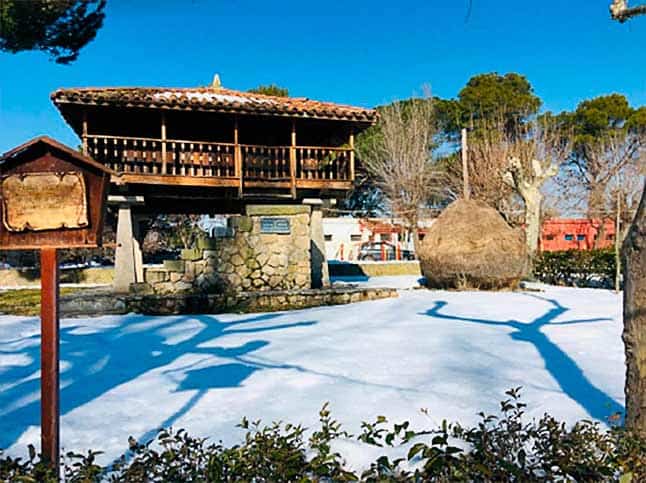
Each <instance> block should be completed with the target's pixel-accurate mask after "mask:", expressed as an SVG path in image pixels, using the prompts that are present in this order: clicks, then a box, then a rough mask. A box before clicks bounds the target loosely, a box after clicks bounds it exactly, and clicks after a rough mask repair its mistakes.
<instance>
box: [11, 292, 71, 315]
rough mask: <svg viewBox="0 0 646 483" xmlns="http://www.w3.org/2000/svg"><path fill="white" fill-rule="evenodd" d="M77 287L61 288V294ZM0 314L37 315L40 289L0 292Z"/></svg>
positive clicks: (65, 293) (38, 312)
mask: <svg viewBox="0 0 646 483" xmlns="http://www.w3.org/2000/svg"><path fill="white" fill-rule="evenodd" d="M79 290H80V289H77V288H63V289H61V295H67V294H71V293H74V292H77V291H79ZM0 314H10V315H39V314H40V289H31V288H30V289H22V290H7V291H6V292H0Z"/></svg>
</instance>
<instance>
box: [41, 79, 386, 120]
mask: <svg viewBox="0 0 646 483" xmlns="http://www.w3.org/2000/svg"><path fill="white" fill-rule="evenodd" d="M51 98H52V101H53V102H54V104H56V106H57V107H59V109H60V108H62V107H63V106H64V105H66V104H67V105H69V104H76V105H99V106H114V107H139V108H142V107H143V108H162V109H178V110H198V111H213V112H228V113H239V114H257V115H269V116H283V117H301V118H313V119H335V120H346V121H357V122H366V123H372V122H374V121H375V119H376V114H375V111H374V109H366V108H362V107H354V106H347V105H343V104H335V103H332V102H320V101H314V100H311V99H307V98H303V97H276V96H267V95H262V94H253V93H250V92H242V91H234V90H231V89H224V88H221V87H205V88H161V87H109V88H80V89H58V90H56V91H55V92H53V93H52V95H51Z"/></svg>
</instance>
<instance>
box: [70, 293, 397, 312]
mask: <svg viewBox="0 0 646 483" xmlns="http://www.w3.org/2000/svg"><path fill="white" fill-rule="evenodd" d="M397 296H398V294H397V290H396V289H393V288H353V287H341V288H327V289H320V290H296V291H294V290H291V291H273V290H272V291H260V292H238V293H231V294H195V293H185V294H171V295H168V294H148V295H137V294H115V293H114V292H112V291H110V290H103V291H99V290H83V291H80V292H76V293H74V294H70V295H66V296H64V297H63V298H62V300H61V313H62V315H63V317H91V316H98V315H106V314H127V313H130V312H134V313H141V314H149V315H172V314H218V313H226V312H229V313H231V312H272V311H282V310H293V309H305V308H309V307H318V306H323V305H339V304H349V303H355V302H364V301H368V300H378V299H384V298H391V297H397Z"/></svg>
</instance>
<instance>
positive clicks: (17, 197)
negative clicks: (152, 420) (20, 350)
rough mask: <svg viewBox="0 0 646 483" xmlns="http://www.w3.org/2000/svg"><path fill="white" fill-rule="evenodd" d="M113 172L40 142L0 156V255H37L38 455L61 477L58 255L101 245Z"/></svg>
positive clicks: (44, 139)
mask: <svg viewBox="0 0 646 483" xmlns="http://www.w3.org/2000/svg"><path fill="white" fill-rule="evenodd" d="M113 174H114V172H113V171H112V170H111V169H109V168H106V167H105V166H103V165H101V164H99V163H97V162H96V161H94V160H93V159H91V158H89V157H87V156H84V155H82V154H81V153H79V152H77V151H74V150H73V149H71V148H69V147H67V146H65V145H63V144H61V143H59V142H57V141H54V140H53V139H51V138H48V137H45V136H42V137H38V138H35V139H32V140H31V141H29V142H27V143H25V144H23V145H21V146H18V147H17V148H15V149H12V150H11V151H9V152H7V153H5V154H4V155H2V157H0V250H27V249H39V250H40V283H41V290H40V320H41V351H40V394H41V396H40V408H41V424H40V426H41V453H42V455H43V459H44V460H45V461H47V462H48V463H49V464H50V465H51V466H53V467H54V468H55V470H56V473H57V474H58V471H59V460H60V456H59V449H60V444H59V437H60V435H59V432H60V409H59V397H60V377H59V362H60V352H59V351H60V330H59V329H60V324H59V267H58V249H59V248H77V247H96V246H100V245H101V233H102V231H103V214H104V210H105V201H106V196H107V192H108V186H109V183H110V177H111V176H112V175H113Z"/></svg>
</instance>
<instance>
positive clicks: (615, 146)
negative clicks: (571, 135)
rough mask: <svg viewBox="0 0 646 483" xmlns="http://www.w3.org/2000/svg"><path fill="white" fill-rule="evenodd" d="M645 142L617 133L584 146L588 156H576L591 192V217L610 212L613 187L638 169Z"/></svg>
mask: <svg viewBox="0 0 646 483" xmlns="http://www.w3.org/2000/svg"><path fill="white" fill-rule="evenodd" d="M642 143H643V139H642V136H641V135H639V134H637V133H629V132H626V131H617V132H614V133H612V134H610V135H608V136H606V137H602V138H599V139H595V140H592V141H590V142H588V143H586V144H585V145H584V146H582V147H581V150H582V151H583V152H584V154H583V156H577V157H576V160H575V168H576V170H577V171H578V175H579V177H580V179H581V180H582V181H583V186H584V188H585V191H586V192H587V206H588V212H589V213H588V215H589V217H590V218H596V217H600V215H602V214H603V213H606V212H608V208H609V206H611V205H612V204H613V201H614V200H613V197H612V193H610V191H611V188H612V185H613V184H616V183H615V181H616V180H617V179H619V178H620V177H621V176H620V175H621V174H622V173H626V172H629V171H634V170H635V169H636V168H638V160H639V155H640V150H641V145H642ZM633 174H634V173H633Z"/></svg>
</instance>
